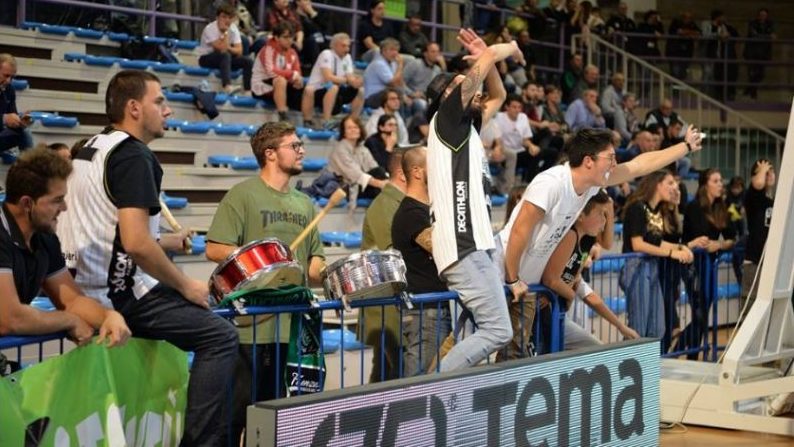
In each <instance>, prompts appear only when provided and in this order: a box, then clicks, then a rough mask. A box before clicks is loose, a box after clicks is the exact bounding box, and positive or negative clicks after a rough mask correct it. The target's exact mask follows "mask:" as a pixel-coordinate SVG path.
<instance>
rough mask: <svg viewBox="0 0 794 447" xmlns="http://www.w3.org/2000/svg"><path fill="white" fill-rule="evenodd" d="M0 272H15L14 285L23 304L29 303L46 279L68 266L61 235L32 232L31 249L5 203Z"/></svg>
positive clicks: (37, 293)
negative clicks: (62, 250) (62, 251)
mask: <svg viewBox="0 0 794 447" xmlns="http://www.w3.org/2000/svg"><path fill="white" fill-rule="evenodd" d="M0 220H2V225H0V272H9V271H10V273H11V274H12V275H13V276H14V286H16V289H17V295H18V296H19V300H20V302H21V303H22V304H30V302H31V301H33V298H36V296H38V295H39V291H40V290H41V286H42V284H44V280H45V279H47V278H49V277H50V276H52V275H53V274H55V273H58V272H59V271H61V270H64V269H66V263H65V262H64V259H63V255H62V254H61V244H60V242H59V241H58V236H56V235H54V234H50V233H39V232H36V233H34V234H33V237H32V238H31V239H30V250H29V249H28V247H27V246H26V245H25V240H24V238H23V237H22V232H21V231H20V229H19V226H18V225H17V222H16V220H14V217H13V216H12V215H11V212H10V211H9V210H8V208H6V206H5V205H3V208H2V215H0Z"/></svg>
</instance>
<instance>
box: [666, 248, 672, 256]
mask: <svg viewBox="0 0 794 447" xmlns="http://www.w3.org/2000/svg"><path fill="white" fill-rule="evenodd" d="M667 257H668V258H672V257H673V249H672V248H671V249H670V253H668V254H667Z"/></svg>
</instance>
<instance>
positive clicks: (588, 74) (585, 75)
mask: <svg viewBox="0 0 794 447" xmlns="http://www.w3.org/2000/svg"><path fill="white" fill-rule="evenodd" d="M600 76H601V75H600V72H599V70H598V67H596V66H595V65H593V64H589V65H587V66H586V67H584V71H583V72H582V77H581V78H580V79H579V82H578V83H577V84H576V87H574V89H573V98H574V100H575V99H577V98H581V97H582V93H584V91H585V90H588V89H590V90H595V92H596V103H597V102H598V101H597V100H598V96H597V95H598V78H599V77H600ZM568 104H570V102H569V103H568Z"/></svg>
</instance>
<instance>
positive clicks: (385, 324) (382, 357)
mask: <svg viewBox="0 0 794 447" xmlns="http://www.w3.org/2000/svg"><path fill="white" fill-rule="evenodd" d="M384 116H386V115H384ZM387 155H388V157H387V161H386V163H384V169H387V170H388V172H389V180H388V181H387V182H386V184H385V185H384V187H383V191H382V192H381V193H380V194H378V196H377V197H375V199H374V200H372V203H371V204H370V205H369V207H368V208H367V212H366V214H365V215H364V225H363V227H362V228H361V236H362V241H361V249H362V250H388V249H391V248H392V234H393V233H394V232H393V231H392V228H393V226H394V223H393V221H394V216H395V212H396V211H397V208H398V207H399V206H400V202H402V200H403V198H404V197H405V189H406V186H407V185H406V182H405V175H404V174H403V171H402V158H403V154H402V153H401V152H399V151H395V152H392V153H390V154H387ZM400 230H403V228H400ZM403 323H407V321H404V320H402V319H401V317H400V309H399V307H397V306H367V307H365V308H363V309H362V310H360V311H359V320H358V327H359V340H361V341H362V342H363V343H365V344H366V345H367V346H372V347H373V349H372V351H373V356H372V371H371V373H370V376H369V382H370V383H375V382H382V381H384V380H392V379H397V378H400V377H403V375H402V374H401V371H400V356H401V355H402V347H403V346H406V343H405V341H404V340H401V339H403V335H402V332H403V330H402V327H401V324H403ZM445 335H446V333H445ZM381 337H382V338H381Z"/></svg>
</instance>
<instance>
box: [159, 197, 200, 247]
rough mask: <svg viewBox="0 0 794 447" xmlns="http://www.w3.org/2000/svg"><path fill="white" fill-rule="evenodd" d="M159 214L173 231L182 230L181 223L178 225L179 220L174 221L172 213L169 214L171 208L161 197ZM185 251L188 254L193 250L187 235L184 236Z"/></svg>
mask: <svg viewBox="0 0 794 447" xmlns="http://www.w3.org/2000/svg"><path fill="white" fill-rule="evenodd" d="M160 214H162V216H163V218H165V221H166V222H168V225H169V226H171V229H172V230H174V231H175V232H177V233H179V232H180V231H182V225H179V222H177V221H176V218H174V215H173V214H171V210H170V209H168V205H166V204H165V201H164V200H163V199H162V198H161V199H160ZM184 244H185V252H186V253H187V254H190V253H191V252H192V251H193V241H192V240H190V238H189V237H186V238H185V241H184Z"/></svg>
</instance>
